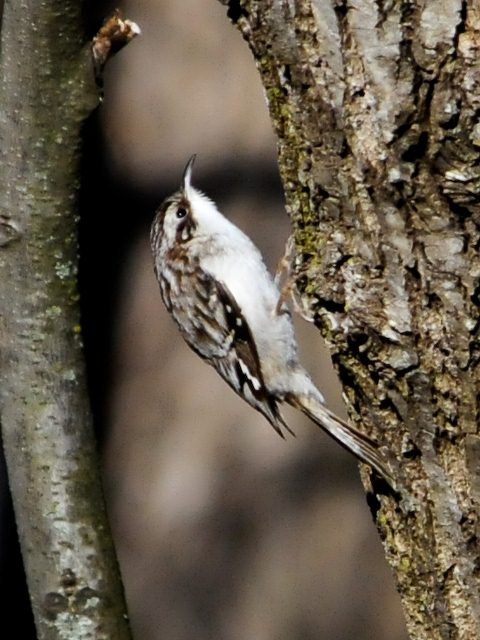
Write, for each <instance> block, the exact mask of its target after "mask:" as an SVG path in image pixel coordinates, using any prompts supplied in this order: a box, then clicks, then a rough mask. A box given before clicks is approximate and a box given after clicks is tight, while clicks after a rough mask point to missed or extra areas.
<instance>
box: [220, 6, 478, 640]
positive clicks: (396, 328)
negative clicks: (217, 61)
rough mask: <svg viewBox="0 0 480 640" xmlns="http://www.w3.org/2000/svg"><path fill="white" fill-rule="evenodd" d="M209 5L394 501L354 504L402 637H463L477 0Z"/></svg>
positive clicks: (357, 415)
mask: <svg viewBox="0 0 480 640" xmlns="http://www.w3.org/2000/svg"><path fill="white" fill-rule="evenodd" d="M224 4H226V5H228V14H229V17H230V18H231V20H232V21H233V22H234V23H235V24H236V25H237V26H238V27H239V29H240V30H241V32H242V34H243V36H244V37H245V39H246V40H247V42H248V44H249V46H250V48H251V50H252V52H253V55H254V58H255V61H256V64H257V67H258V69H259V72H260V75H261V78H262V81H263V84H264V88H265V93H266V97H267V102H268V106H269V109H270V113H271V117H272V122H273V126H274V129H275V132H276V134H277V136H278V151H279V166H280V172H281V177H282V180H283V185H284V189H285V194H286V202H287V210H288V213H289V214H290V216H291V220H292V226H293V234H294V238H295V243H296V250H297V261H296V271H297V280H296V282H297V287H298V290H299V293H300V295H301V297H302V301H303V305H304V306H305V307H306V308H307V309H308V314H309V315H310V316H311V317H313V318H314V320H315V322H316V324H317V326H318V327H319V328H320V329H321V331H322V333H323V335H324V337H325V338H326V340H327V343H328V345H329V347H330V349H331V352H332V357H333V360H334V363H335V365H336V367H337V369H338V372H339V375H340V379H341V381H342V384H343V388H344V391H345V394H346V396H347V398H348V400H349V408H350V415H351V418H352V419H353V420H356V421H358V422H359V423H360V424H361V425H362V427H363V428H364V429H365V430H366V431H368V432H369V433H371V434H373V435H374V437H376V438H377V439H378V441H379V442H380V443H381V445H382V447H383V448H384V450H385V451H386V452H388V453H389V455H390V456H392V457H393V458H394V460H395V461H396V463H395V462H394V464H395V466H396V476H397V481H398V485H399V487H400V493H401V494H402V496H403V500H401V499H399V496H395V495H392V494H388V492H386V493H385V494H382V493H381V492H380V489H379V488H378V487H375V485H374V489H375V490H376V498H375V500H371V504H374V506H375V509H374V515H375V517H376V521H377V525H378V528H379V531H380V534H381V536H382V539H383V542H384V547H385V551H386V555H387V558H388V561H389V562H390V564H391V566H392V567H393V569H394V572H395V575H396V579H397V584H398V588H399V591H400V594H401V597H402V601H403V605H404V608H405V613H406V619H407V626H408V629H409V632H410V634H411V636H412V638H416V639H417V638H425V639H426V638H428V639H431V638H469V639H473V638H480V602H479V595H478V594H479V587H480V583H479V571H478V567H479V566H480V550H479V547H478V537H479V530H478V529H479V526H478V518H479V508H480V493H479V479H478V456H477V453H478V451H479V436H478V424H479V420H478V418H479V415H478V400H477V396H478V391H479V385H478V383H479V371H478V356H479V341H478V331H479V314H478V307H479V291H480V288H479V276H480V260H479V255H478V249H479V246H480V234H479V196H478V193H479V187H480V168H479V167H480V162H479V160H480V140H479V131H480V124H479V119H478V114H479V112H480V111H479V106H480V105H479V101H480V62H479V60H480V56H479V54H480V51H479V49H480V15H479V12H480V8H479V6H478V3H476V2H475V1H474V0H464V1H461V0H445V1H435V2H434V1H427V2H420V1H418V2H416V1H414V2H412V1H410V0H409V1H407V0H404V1H400V0H399V1H391V2H378V1H375V0H338V1H334V0H297V1H295V2H287V1H286V0H264V1H254V0H240V1H230V2H224ZM363 477H364V480H365V482H366V485H367V486H369V481H368V478H367V477H366V476H365V474H364V476H363Z"/></svg>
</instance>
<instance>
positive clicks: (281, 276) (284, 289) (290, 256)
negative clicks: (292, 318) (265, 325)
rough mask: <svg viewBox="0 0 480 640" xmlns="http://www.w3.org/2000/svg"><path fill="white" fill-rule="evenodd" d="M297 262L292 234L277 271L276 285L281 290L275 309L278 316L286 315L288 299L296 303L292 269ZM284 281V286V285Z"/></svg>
mask: <svg viewBox="0 0 480 640" xmlns="http://www.w3.org/2000/svg"><path fill="white" fill-rule="evenodd" d="M294 260H295V241H294V238H293V234H290V235H289V237H288V240H287V242H286V244H285V251H284V253H283V256H282V257H281V258H280V260H279V262H278V265H277V269H276V271H275V284H276V285H277V287H279V289H280V296H279V298H278V302H277V306H276V307H275V313H276V315H280V314H281V313H284V312H285V310H286V305H287V301H288V299H290V300H292V301H293V302H294V303H295V299H294V297H293V290H294V288H295V275H294V273H293V269H292V263H293V261H294ZM282 280H283V284H282Z"/></svg>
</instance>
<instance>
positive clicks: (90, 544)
mask: <svg viewBox="0 0 480 640" xmlns="http://www.w3.org/2000/svg"><path fill="white" fill-rule="evenodd" d="M81 9H82V3H81V2H76V1H66V0H62V1H61V2H60V1H59V0H49V1H48V2H47V1H44V2H35V1H27V2H22V3H15V2H7V3H6V4H5V7H4V13H3V23H2V40H1V46H2V48H1V57H0V78H1V79H0V83H1V84H0V105H1V106H0V154H1V167H2V168H1V172H0V192H1V194H2V201H1V204H0V411H1V414H0V415H1V423H2V437H3V446H4V450H5V457H6V460H7V467H8V476H9V484H10V487H11V491H12V496H13V502H14V508H15V515H16V521H17V527H18V532H19V537H20V543H21V548H22V555H23V560H24V565H25V570H26V574H27V581H28V586H29V592H30V596H31V601H32V607H33V612H34V617H35V624H36V627H37V632H38V637H39V638H45V639H53V638H69V639H73V638H75V639H80V638H96V639H97V638H109V639H110V638H116V639H117V638H118V639H122V640H123V639H125V640H126V639H128V638H129V637H130V633H129V629H128V623H127V617H126V610H125V604H124V598H123V590H122V586H121V581H120V576H119V572H118V567H117V563H116V558H115V553H114V549H113V544H112V540H111V537H110V533H109V528H108V523H107V518H106V513H105V506H104V502H103V496H102V490H101V484H100V476H99V470H98V464H97V455H96V451H95V445H94V439H93V432H92V424H91V423H92V421H91V416H90V410H89V403H88V397H87V393H86V385H85V374H84V366H83V361H82V345H81V337H80V335H81V330H80V315H79V305H78V295H77V283H76V273H77V225H76V223H77V220H76V214H75V207H76V199H77V191H78V161H79V145H80V132H81V125H82V122H83V121H84V119H85V118H86V117H87V115H88V113H89V112H90V111H91V109H92V108H93V107H94V106H96V104H97V102H98V90H97V87H96V85H95V78H94V65H93V58H92V50H91V46H90V45H89V44H88V43H87V42H86V39H85V34H84V32H83V22H82V15H81Z"/></svg>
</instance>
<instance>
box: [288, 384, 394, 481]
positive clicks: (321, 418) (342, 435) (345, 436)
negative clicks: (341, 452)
mask: <svg viewBox="0 0 480 640" xmlns="http://www.w3.org/2000/svg"><path fill="white" fill-rule="evenodd" d="M285 401H286V402H288V403H289V404H291V405H292V406H293V407H295V408H297V409H300V411H302V412H303V413H304V414H305V415H306V416H308V417H309V418H310V419H311V420H313V422H315V423H316V424H317V425H318V426H319V427H321V428H322V429H324V430H325V431H326V432H327V433H328V434H329V435H331V436H332V437H333V438H334V439H335V440H336V441H337V442H338V443H339V444H341V445H342V446H343V447H344V448H345V449H348V451H350V452H351V453H353V454H354V455H355V456H356V457H357V458H358V459H359V460H361V461H362V462H365V463H366V464H369V465H370V466H371V467H373V468H374V469H375V471H376V472H377V473H378V474H379V475H380V476H382V477H383V478H384V479H385V480H386V481H387V482H388V483H389V485H390V486H391V487H394V482H393V478H392V474H391V471H390V470H389V468H388V466H387V462H386V460H384V459H383V457H382V456H381V454H380V452H379V451H378V447H377V445H376V444H375V443H374V442H373V440H371V439H370V438H369V437H368V436H366V435H365V434H363V433H361V432H360V431H358V430H357V429H355V427H353V426H352V425H350V424H348V423H347V422H345V421H344V420H342V419H341V418H339V417H338V416H336V415H335V414H334V413H333V412H332V411H330V410H329V409H327V407H326V406H325V405H324V404H323V402H322V400H321V396H320V394H318V395H317V394H314V393H305V394H295V395H293V394H292V395H289V396H287V397H286V398H285Z"/></svg>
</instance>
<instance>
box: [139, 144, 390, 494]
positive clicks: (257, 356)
mask: <svg viewBox="0 0 480 640" xmlns="http://www.w3.org/2000/svg"><path fill="white" fill-rule="evenodd" d="M195 158H196V155H193V156H192V157H191V158H190V159H189V161H188V163H187V165H186V167H185V170H184V172H183V176H182V180H181V185H180V188H179V189H178V190H177V191H176V192H175V193H173V194H172V195H170V196H168V197H167V198H166V199H165V200H164V201H163V202H162V204H161V205H160V207H159V208H158V209H157V211H156V212H155V217H154V220H153V222H152V225H151V231H150V244H151V250H152V255H153V261H154V271H155V275H156V277H157V280H158V283H159V286H160V293H161V297H162V300H163V302H164V305H165V307H166V309H167V311H168V312H169V313H170V314H171V316H172V317H173V320H174V321H175V323H176V325H177V326H178V329H179V330H180V333H181V335H182V336H183V338H184V340H185V342H186V343H187V344H188V345H189V347H190V348H191V349H193V351H194V352H195V353H197V354H198V355H199V356H200V357H201V358H202V359H203V360H205V361H206V362H207V363H208V364H210V365H211V366H213V367H214V369H216V371H217V372H218V373H219V374H220V376H221V377H222V378H223V379H224V380H225V382H227V384H228V385H229V386H230V387H231V388H232V389H233V390H234V391H235V392H236V393H237V394H238V395H239V396H240V397H241V398H243V399H244V400H245V401H246V402H247V403H248V404H249V405H251V406H252V407H253V408H254V409H256V410H257V411H259V412H260V413H261V414H263V416H265V418H266V419H267V420H268V422H269V423H270V424H271V425H272V426H273V428H274V429H275V431H277V433H278V434H280V435H281V436H282V437H285V436H284V430H285V431H287V432H290V433H292V434H293V432H292V431H291V429H290V428H289V426H288V425H287V423H286V422H285V420H284V418H283V417H282V414H281V411H280V406H281V405H282V404H283V403H287V404H289V405H291V406H293V407H294V408H296V409H299V410H300V411H301V412H303V413H304V414H305V415H306V416H308V417H309V418H310V419H311V420H312V421H313V422H314V423H316V424H317V425H318V426H320V427H321V428H322V429H324V430H325V431H326V432H327V433H328V434H329V435H330V436H332V437H333V438H334V439H335V440H336V441H337V442H338V443H339V444H340V445H342V446H343V447H344V448H345V449H347V450H348V451H350V452H351V453H353V454H354V455H355V456H356V457H357V458H358V459H359V460H360V461H361V462H363V463H366V464H368V465H370V466H371V467H372V468H373V469H374V470H375V471H376V473H377V474H379V475H380V476H381V477H383V478H384V479H385V480H387V482H389V484H392V482H391V474H390V470H389V467H388V464H387V461H386V460H385V458H384V457H383V455H382V454H381V453H380V451H379V447H378V445H377V444H376V443H375V442H374V441H373V440H372V439H371V438H370V437H369V436H367V435H366V434H364V433H362V432H361V431H359V430H358V429H356V428H355V427H353V426H352V425H350V424H349V423H348V422H346V421H344V420H342V419H341V418H339V417H338V416H337V415H335V414H334V413H333V412H332V411H331V410H330V409H329V408H328V407H327V406H326V404H325V398H324V396H323V395H322V393H321V392H320V390H319V389H318V388H317V387H316V385H315V384H314V382H313V381H312V379H311V377H310V375H309V374H308V373H307V371H306V370H305V369H304V368H303V367H302V365H301V364H300V362H299V358H298V347H297V341H296V337H295V332H294V327H293V322H292V317H291V313H290V311H289V309H288V306H287V305H286V304H285V303H284V302H283V301H282V300H281V292H280V289H279V287H278V285H277V284H276V282H275V280H274V278H273V277H272V276H271V274H270V273H269V271H268V269H267V267H266V265H265V262H264V260H263V258H262V255H261V253H260V251H259V249H258V248H257V247H256V246H255V245H254V243H253V242H252V241H251V240H250V238H249V237H248V236H247V235H246V234H245V233H244V232H243V231H242V230H241V229H239V228H238V227H237V226H236V225H234V224H233V223H232V222H230V221H229V220H228V219H227V218H226V217H225V216H224V215H223V214H222V213H221V212H220V211H219V209H218V208H217V206H216V205H215V203H214V202H213V201H212V200H211V199H210V198H208V197H207V196H206V195H204V194H203V193H202V192H201V191H199V190H198V189H196V188H195V187H193V186H192V181H191V177H192V167H193V164H194V162H195ZM279 301H280V302H279Z"/></svg>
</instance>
